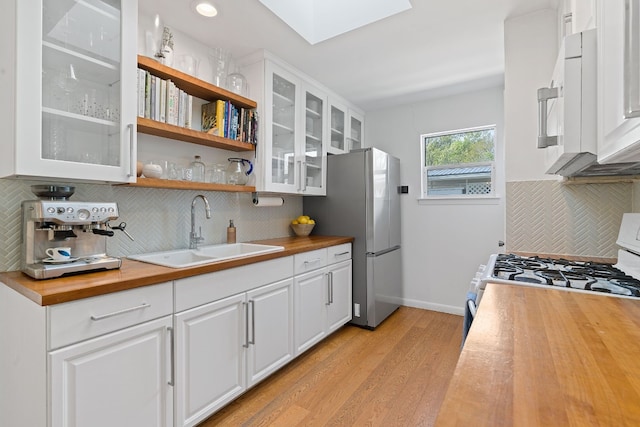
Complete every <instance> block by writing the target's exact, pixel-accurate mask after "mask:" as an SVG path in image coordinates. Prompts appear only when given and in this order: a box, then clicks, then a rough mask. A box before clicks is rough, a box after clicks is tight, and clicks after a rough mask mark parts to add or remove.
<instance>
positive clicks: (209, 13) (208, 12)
mask: <svg viewBox="0 0 640 427" xmlns="http://www.w3.org/2000/svg"><path fill="white" fill-rule="evenodd" d="M191 9H193V10H195V11H196V12H198V13H199V14H200V15H202V16H206V17H207V18H213V17H214V16H216V15H217V14H218V10H217V9H216V7H215V6H214V5H213V4H212V3H211V2H209V1H202V0H196V1H193V2H191Z"/></svg>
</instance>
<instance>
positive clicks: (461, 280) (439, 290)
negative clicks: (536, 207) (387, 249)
mask: <svg viewBox="0 0 640 427" xmlns="http://www.w3.org/2000/svg"><path fill="white" fill-rule="evenodd" d="M489 124H495V125H497V139H498V150H497V153H496V154H497V157H498V161H497V163H498V164H499V165H501V164H502V163H503V160H502V157H503V150H502V134H503V131H502V129H503V89H502V88H501V87H496V88H490V89H485V90H481V91H477V92H469V93H466V94H461V95H455V96H451V97H447V98H441V99H435V100H431V101H426V102H422V103H416V104H410V105H405V106H397V107H393V108H389V109H385V110H378V111H369V112H367V115H366V119H365V135H366V137H365V139H366V145H367V146H374V147H377V148H380V149H382V150H385V151H387V152H389V153H391V154H392V155H394V156H396V157H398V158H400V164H401V177H402V184H403V185H408V186H409V194H407V195H403V196H402V245H403V282H404V283H403V289H404V292H403V293H404V295H403V299H404V301H403V303H404V304H405V305H409V306H414V307H421V308H427V309H433V310H438V311H445V312H451V313H457V314H461V313H462V308H463V305H464V300H465V295H466V292H467V290H468V288H469V282H470V280H471V279H472V278H473V276H474V274H475V272H476V270H477V268H478V266H479V265H480V264H482V263H485V262H486V261H487V259H488V257H489V255H490V254H491V253H494V252H496V251H497V250H498V246H497V242H498V240H500V239H502V238H503V236H504V198H503V197H501V198H500V199H499V200H494V201H491V202H488V203H483V204H473V203H471V202H468V203H464V204H451V203H429V204H424V203H420V202H419V201H418V199H419V198H420V179H421V170H420V135H421V134H426V133H431V132H439V131H447V130H456V129H463V128H469V127H474V126H481V125H489ZM499 172H500V173H499V180H501V181H502V180H503V178H502V177H503V174H502V169H501V168H500V170H499ZM498 192H499V193H500V195H501V196H504V187H503V186H500V187H499V188H498Z"/></svg>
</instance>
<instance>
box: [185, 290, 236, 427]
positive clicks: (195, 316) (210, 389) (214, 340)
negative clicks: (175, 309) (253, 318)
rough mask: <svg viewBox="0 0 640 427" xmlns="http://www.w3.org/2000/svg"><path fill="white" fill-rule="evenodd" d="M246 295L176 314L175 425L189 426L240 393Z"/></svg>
mask: <svg viewBox="0 0 640 427" xmlns="http://www.w3.org/2000/svg"><path fill="white" fill-rule="evenodd" d="M244 302H245V295H244V294H241V295H235V296H232V297H229V298H225V299H223V300H220V301H216V302H212V303H210V304H206V305H204V306H202V307H197V308H194V309H192V310H188V311H186V312H183V313H179V314H177V315H176V319H175V320H176V353H175V354H176V417H177V422H176V425H179V426H191V425H195V424H196V423H198V422H200V421H202V420H203V419H205V418H206V417H207V416H208V415H209V414H211V413H213V412H214V411H215V410H216V409H218V408H220V407H221V406H222V405H224V404H225V403H227V402H230V401H231V400H232V399H234V398H235V397H237V396H238V395H240V394H241V393H242V392H244V390H245V370H246V369H245V360H244V357H243V356H244V347H243V345H244V340H245V332H244V330H245V321H244V317H245V316H244V314H243V312H244V308H243V307H244Z"/></svg>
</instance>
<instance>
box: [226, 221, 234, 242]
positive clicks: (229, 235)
mask: <svg viewBox="0 0 640 427" xmlns="http://www.w3.org/2000/svg"><path fill="white" fill-rule="evenodd" d="M235 242H236V226H235V225H233V220H232V219H230V220H229V227H227V243H235Z"/></svg>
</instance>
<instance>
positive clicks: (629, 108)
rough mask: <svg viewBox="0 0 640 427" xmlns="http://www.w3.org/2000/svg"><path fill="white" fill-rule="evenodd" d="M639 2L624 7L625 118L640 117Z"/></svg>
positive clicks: (629, 0)
mask: <svg viewBox="0 0 640 427" xmlns="http://www.w3.org/2000/svg"><path fill="white" fill-rule="evenodd" d="M639 7H640V4H638V0H626V1H625V5H624V117H625V118H627V119H629V118H632V117H640V94H639V93H638V90H640V55H639V54H638V52H637V50H638V47H639V46H638V41H639V40H640V38H639V37H640V20H639V19H638V8H639Z"/></svg>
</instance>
